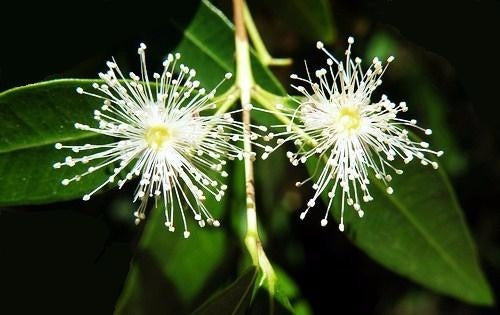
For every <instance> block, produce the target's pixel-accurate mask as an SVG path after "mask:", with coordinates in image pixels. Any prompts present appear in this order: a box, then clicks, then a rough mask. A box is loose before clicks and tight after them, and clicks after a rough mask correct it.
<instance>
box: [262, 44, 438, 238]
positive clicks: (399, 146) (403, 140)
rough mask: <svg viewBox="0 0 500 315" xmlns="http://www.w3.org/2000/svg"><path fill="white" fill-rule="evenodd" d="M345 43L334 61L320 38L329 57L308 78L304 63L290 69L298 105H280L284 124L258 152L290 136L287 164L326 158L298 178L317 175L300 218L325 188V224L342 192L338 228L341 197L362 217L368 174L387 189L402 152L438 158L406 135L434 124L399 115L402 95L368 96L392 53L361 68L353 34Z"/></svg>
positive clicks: (404, 156)
mask: <svg viewBox="0 0 500 315" xmlns="http://www.w3.org/2000/svg"><path fill="white" fill-rule="evenodd" d="M348 43H349V46H348V48H347V50H346V51H345V61H339V60H337V59H336V58H335V57H334V56H333V55H332V54H330V53H329V52H328V51H327V50H326V49H325V48H324V45H323V43H321V42H318V43H317V48H318V49H320V50H322V51H323V52H324V53H325V54H326V55H327V57H328V58H327V60H326V63H327V68H326V69H325V68H321V69H319V70H316V71H315V72H314V79H313V78H312V77H311V74H310V72H309V70H308V69H307V64H306V70H307V78H301V77H299V76H297V75H296V74H292V75H291V78H292V79H294V80H297V81H298V82H299V83H297V84H296V85H292V87H293V88H294V89H295V90H297V91H298V92H299V93H300V94H302V95H303V97H302V98H297V99H296V102H297V103H298V104H299V105H298V107H297V108H296V109H293V110H292V109H288V108H286V107H284V106H282V105H280V106H278V109H279V110H281V111H282V114H283V115H285V116H287V117H288V118H289V119H290V121H291V122H290V123H289V124H287V125H284V126H283V127H286V130H285V131H283V132H280V133H277V134H274V136H277V137H278V144H277V146H275V147H274V148H272V149H270V150H269V149H268V150H267V152H266V153H264V154H263V158H266V157H267V156H268V155H269V154H270V153H271V152H272V151H274V150H275V149H276V148H278V147H279V146H281V145H282V144H283V143H285V142H288V141H293V142H294V143H295V144H296V145H297V146H298V150H297V151H296V152H287V156H288V158H289V159H290V162H291V163H292V164H293V165H298V164H299V163H306V162H307V160H308V159H309V158H311V157H313V156H314V157H317V159H318V160H322V162H324V165H325V166H324V167H323V168H321V167H316V172H315V174H313V175H312V176H311V177H310V178H308V179H306V180H305V181H303V182H299V183H297V186H301V185H303V184H304V183H305V182H308V181H310V180H313V181H315V183H314V184H313V186H312V187H313V189H314V190H315V193H314V196H313V197H312V198H311V199H310V200H309V201H308V203H307V208H306V209H305V210H304V211H303V212H302V213H301V215H300V218H301V219H304V217H305V216H306V214H307V212H308V211H309V209H311V208H312V207H314V206H315V204H316V201H317V199H318V198H319V197H320V195H321V194H322V193H323V192H327V194H328V198H329V203H328V207H327V211H326V213H325V216H324V218H323V219H322V220H321V225H322V226H325V225H326V224H327V223H328V213H329V209H330V208H331V207H332V202H333V200H334V198H335V197H336V195H337V194H338V193H339V192H338V191H340V196H338V197H337V198H341V217H340V224H339V229H340V230H341V231H343V230H344V219H343V214H344V207H345V204H346V203H347V204H348V205H349V206H352V207H353V208H354V210H355V211H357V213H358V215H359V216H360V217H362V216H363V214H364V212H363V210H362V206H361V201H363V202H369V201H371V200H373V197H372V195H371V194H370V191H369V190H368V186H369V184H370V176H371V174H373V175H374V177H375V178H376V179H377V180H380V181H382V182H383V183H384V184H385V186H386V191H387V193H388V194H392V193H393V188H392V187H391V186H390V181H391V179H392V177H391V174H390V171H391V170H392V171H394V172H395V173H396V174H402V173H403V170H401V169H397V168H395V167H394V166H393V165H392V164H391V162H392V161H393V160H395V159H397V158H401V159H403V161H404V163H409V162H410V161H412V160H413V159H417V160H419V161H420V163H422V164H423V165H431V166H432V167H434V168H437V167H438V164H437V163H436V162H434V161H433V160H431V159H430V158H429V157H426V154H432V155H436V156H440V155H442V154H443V152H442V151H433V150H431V149H429V144H428V143H427V142H424V141H419V140H415V138H414V137H412V136H411V135H409V133H408V131H407V129H406V127H411V128H413V129H416V130H420V131H423V132H424V133H425V134H426V135H430V134H431V133H432V131H431V130H430V129H423V128H421V127H419V126H417V125H416V120H414V119H412V120H406V119H402V118H399V117H398V114H399V113H400V112H406V111H407V109H408V107H407V105H406V103H405V102H400V103H399V104H395V103H393V102H391V101H390V100H389V99H388V98H387V96H385V95H382V97H381V99H380V100H379V101H377V102H372V100H371V96H372V93H373V91H374V90H375V89H376V88H377V87H378V86H379V85H380V84H381V83H382V80H381V77H382V75H383V74H384V72H385V71H386V69H387V66H388V64H389V63H391V62H392V61H393V60H394V57H392V56H391V57H389V58H388V59H387V63H386V65H385V66H384V65H382V62H381V61H380V60H379V59H378V58H374V59H373V61H372V63H371V65H370V66H369V68H368V69H367V70H366V71H363V69H362V67H361V62H362V61H361V59H360V58H357V57H356V58H354V59H353V58H351V45H352V44H353V43H354V39H353V38H352V37H349V39H348ZM304 85H305V86H304ZM306 87H308V88H306Z"/></svg>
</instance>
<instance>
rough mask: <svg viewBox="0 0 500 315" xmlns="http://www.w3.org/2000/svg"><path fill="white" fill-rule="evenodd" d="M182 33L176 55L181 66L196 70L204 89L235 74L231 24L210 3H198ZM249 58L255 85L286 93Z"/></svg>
mask: <svg viewBox="0 0 500 315" xmlns="http://www.w3.org/2000/svg"><path fill="white" fill-rule="evenodd" d="M207 25H210V27H207ZM183 33H184V37H183V39H182V41H181V42H180V44H179V45H178V47H177V48H176V51H178V52H180V53H181V54H182V60H183V62H185V63H186V64H187V65H190V66H191V67H193V68H194V69H197V71H198V72H197V78H198V80H200V82H202V83H203V85H204V86H207V87H215V85H216V84H217V83H219V81H220V80H221V78H222V77H223V76H224V74H225V73H227V72H231V73H234V72H235V58H234V50H235V48H234V27H233V24H232V23H231V22H230V21H229V19H228V18H227V17H225V16H224V14H223V13H222V12H221V11H220V10H219V9H217V8H216V7H214V6H213V5H212V4H211V3H210V2H209V1H207V0H203V1H202V2H201V5H200V7H199V10H198V12H197V13H196V14H195V16H194V18H193V20H192V22H191V24H189V25H188V27H187V28H186V29H185V30H183ZM251 58H252V60H251V61H252V71H253V74H254V78H255V81H256V82H257V83H258V84H259V85H262V86H265V87H266V88H267V89H268V90H269V91H271V92H273V93H278V94H283V93H285V90H284V89H283V87H282V86H281V84H280V83H279V81H278V80H277V79H276V77H275V76H273V75H272V73H271V71H270V70H269V69H268V68H267V67H265V66H263V65H262V63H260V62H259V61H258V59H257V58H256V57H255V54H254V53H252V55H251Z"/></svg>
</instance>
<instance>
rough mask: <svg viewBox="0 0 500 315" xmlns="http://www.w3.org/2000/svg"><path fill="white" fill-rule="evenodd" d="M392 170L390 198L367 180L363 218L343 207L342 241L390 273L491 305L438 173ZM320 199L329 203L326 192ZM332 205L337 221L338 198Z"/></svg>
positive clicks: (462, 225)
mask: <svg viewBox="0 0 500 315" xmlns="http://www.w3.org/2000/svg"><path fill="white" fill-rule="evenodd" d="M315 163H316V161H311V162H310V163H308V169H309V171H311V172H312V171H314V168H315V165H316V164H315ZM321 163H322V165H321V166H320V167H324V161H322V162H321ZM396 167H397V168H400V169H403V170H404V174H402V175H395V176H394V177H393V180H392V182H391V187H393V188H394V193H393V194H392V195H388V194H387V193H386V191H385V186H384V185H383V184H382V183H381V182H380V181H379V180H377V179H375V178H374V177H373V178H370V182H371V184H370V187H369V189H370V193H371V194H372V196H373V198H374V201H371V202H369V203H364V204H362V205H361V206H362V208H363V210H364V212H365V215H364V217H363V218H362V219H360V218H359V217H358V216H357V214H356V213H355V211H354V210H353V209H351V207H347V208H346V211H345V214H344V220H345V223H344V224H345V226H346V232H345V233H346V234H347V236H348V237H349V238H350V239H351V240H352V241H353V242H354V243H355V244H356V245H357V246H358V247H360V248H361V249H362V250H363V251H364V252H365V253H366V254H367V255H368V256H370V257H371V258H373V259H374V260H376V261H378V262H379V263H381V264H382V265H384V266H386V267H387V268H389V269H391V270H393V271H394V272H397V273H399V274H401V275H403V276H406V277H408V278H410V279H412V280H413V281H415V282H417V283H420V284H422V285H424V286H427V287H429V288H431V289H434V290H436V291H438V292H441V293H444V294H447V295H450V296H453V297H456V298H459V299H462V300H464V301H467V302H470V303H474V304H481V305H491V304H492V303H493V295H492V293H491V290H490V288H489V285H488V283H487V281H486V279H485V277H484V275H483V273H482V271H481V269H480V266H479V262H478V258H477V253H476V249H475V246H474V242H473V240H472V237H471V235H470V232H469V230H468V228H467V225H466V223H465V220H464V217H463V213H462V210H461V209H460V206H459V205H458V203H457V200H456V197H455V195H454V192H453V190H452V188H451V186H450V183H449V182H448V179H447V177H446V175H445V174H444V172H443V171H442V170H441V169H438V170H434V169H432V168H431V167H424V166H421V165H419V164H417V163H410V164H408V165H404V166H402V165H399V166H398V165H397V166H396ZM322 197H323V200H324V201H325V202H327V201H328V200H329V199H328V196H327V194H326V193H325V194H324V195H323V196H322ZM334 204H336V205H334V210H333V211H334V216H335V218H336V219H337V221H338V219H339V217H340V207H341V205H340V198H339V199H337V200H335V201H334ZM306 221H307V220H306Z"/></svg>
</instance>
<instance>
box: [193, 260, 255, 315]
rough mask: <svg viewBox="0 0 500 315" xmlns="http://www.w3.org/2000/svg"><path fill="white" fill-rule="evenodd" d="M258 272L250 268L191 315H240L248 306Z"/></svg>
mask: <svg viewBox="0 0 500 315" xmlns="http://www.w3.org/2000/svg"><path fill="white" fill-rule="evenodd" d="M257 275H258V270H257V268H255V267H251V268H250V269H249V270H248V271H246V272H245V273H244V274H243V275H242V276H240V277H239V278H238V279H237V280H236V281H235V282H233V283H232V284H231V285H229V286H228V287H226V288H225V289H223V290H222V291H220V292H218V293H216V294H215V295H214V296H213V297H212V298H210V299H209V300H207V301H206V302H205V303H204V304H203V305H201V306H200V307H199V308H198V309H196V310H195V311H194V312H193V314H197V315H211V314H213V315H218V314H230V315H242V314H245V312H246V310H247V309H248V307H249V305H250V301H251V298H252V293H253V287H254V283H255V281H256V280H257Z"/></svg>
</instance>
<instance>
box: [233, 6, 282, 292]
mask: <svg viewBox="0 0 500 315" xmlns="http://www.w3.org/2000/svg"><path fill="white" fill-rule="evenodd" d="M245 8H246V4H245V2H244V0H233V14H234V25H235V45H236V86H237V87H238V89H239V91H240V100H241V106H242V108H243V113H242V122H243V129H244V131H243V149H244V151H245V152H246V153H247V154H245V155H244V164H245V187H246V215H247V231H246V235H245V245H246V247H247V249H248V251H249V253H250V256H251V258H252V263H253V264H254V265H256V266H258V267H259V268H260V269H261V270H262V272H263V274H264V277H265V278H266V279H267V281H268V285H269V291H270V293H273V292H274V286H275V281H276V275H275V274H274V270H273V268H272V266H271V263H270V262H269V260H268V258H267V256H266V254H265V252H264V249H263V248H262V243H261V241H260V238H259V233H258V230H257V211H256V205H255V186H254V169H253V162H254V160H255V156H254V155H252V154H249V153H250V152H252V143H251V138H250V137H251V130H250V124H251V114H250V112H251V107H252V106H251V104H250V103H251V97H252V88H253V86H254V81H253V75H252V68H251V64H250V51H249V44H248V37H247V32H246V28H245V19H244V14H245V13H244V11H245V10H248V9H245Z"/></svg>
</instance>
